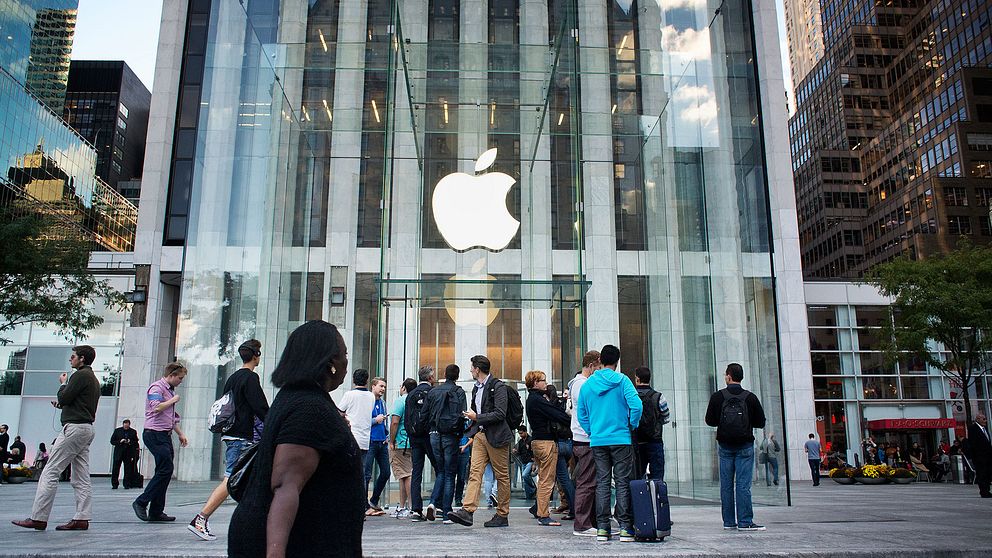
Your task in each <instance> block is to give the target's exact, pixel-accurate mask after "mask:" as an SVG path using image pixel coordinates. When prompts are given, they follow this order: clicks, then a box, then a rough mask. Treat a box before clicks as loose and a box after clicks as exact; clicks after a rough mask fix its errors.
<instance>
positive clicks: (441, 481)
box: [431, 432, 462, 519]
mask: <svg viewBox="0 0 992 558" xmlns="http://www.w3.org/2000/svg"><path fill="white" fill-rule="evenodd" d="M461 439H462V435H461V434H441V433H438V432H432V433H431V450H432V451H433V452H434V459H435V462H436V463H437V477H436V478H435V479H434V492H435V493H437V494H438V497H439V499H440V501H438V500H436V499H435V500H434V505H436V506H440V507H441V511H442V512H443V514H442V515H443V517H444V518H445V519H447V517H448V513H449V512H450V511H451V502H452V500H454V498H455V475H457V474H458V461H459V458H458V442H460V441H461Z"/></svg>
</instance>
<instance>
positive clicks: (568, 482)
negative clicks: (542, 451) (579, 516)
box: [555, 440, 575, 512]
mask: <svg viewBox="0 0 992 558" xmlns="http://www.w3.org/2000/svg"><path fill="white" fill-rule="evenodd" d="M571 458H572V440H558V464H557V465H556V466H555V477H556V479H557V480H558V486H559V487H561V489H562V490H564V491H565V498H567V499H568V509H569V511H570V512H571V510H572V502H574V501H575V483H574V482H572V477H571V475H569V474H568V460H569V459H571Z"/></svg>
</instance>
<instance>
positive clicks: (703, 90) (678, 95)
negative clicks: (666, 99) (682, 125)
mask: <svg viewBox="0 0 992 558" xmlns="http://www.w3.org/2000/svg"><path fill="white" fill-rule="evenodd" d="M712 98H713V93H711V92H710V88H709V87H706V86H705V85H703V86H695V85H685V86H682V87H679V88H678V89H677V90H675V94H674V95H672V99H674V100H676V101H694V100H698V99H712Z"/></svg>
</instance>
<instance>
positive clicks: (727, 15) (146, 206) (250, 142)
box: [121, 0, 814, 503]
mask: <svg viewBox="0 0 992 558" xmlns="http://www.w3.org/2000/svg"><path fill="white" fill-rule="evenodd" d="M776 21H777V14H776V12H775V8H774V6H773V5H771V4H769V5H765V4H762V5H758V4H757V3H754V4H752V2H750V1H749V0H727V1H725V2H721V1H708V0H700V1H692V2H675V3H670V4H667V3H658V2H640V1H634V0H614V1H609V2H602V1H601V0H595V1H594V0H547V1H545V0H538V1H519V0H404V1H402V2H399V1H393V0H355V1H348V2H345V1H337V0H317V1H312V0H281V1H279V0H262V1H253V2H247V3H241V2H238V1H237V0H166V1H165V4H164V15H163V26H162V29H161V33H160V44H159V54H158V65H157V68H156V78H155V90H154V94H153V96H152V107H151V116H150V122H152V123H154V124H153V125H151V126H150V127H149V135H148V141H147V144H146V145H147V147H146V156H145V166H144V175H143V179H142V190H141V212H140V216H139V231H138V242H137V245H138V248H137V249H136V251H135V263H136V267H137V268H138V273H137V275H138V288H146V289H147V292H148V298H147V302H146V303H143V304H136V305H135V312H134V315H135V316H137V317H133V318H132V321H131V326H130V327H129V328H128V330H127V336H126V344H127V351H126V352H125V361H126V363H125V370H126V372H125V375H124V378H123V382H122V409H121V414H122V416H123V415H125V414H130V415H136V414H137V413H138V412H139V410H140V406H141V401H142V396H143V394H144V390H145V389H146V387H147V384H148V383H149V382H150V381H152V380H153V379H154V378H155V377H157V375H158V374H159V371H160V370H161V367H162V366H164V365H165V364H166V363H167V362H169V361H170V360H171V359H172V358H173V357H177V358H179V359H180V360H182V361H185V362H186V363H187V364H188V365H189V368H190V375H189V376H188V378H187V380H186V382H185V383H184V385H183V390H184V395H183V399H182V402H181V403H180V405H181V409H180V412H182V413H183V416H184V419H185V420H186V421H188V422H189V423H190V424H197V421H201V420H203V419H205V417H206V413H207V411H208V409H209V407H210V404H211V403H212V402H213V401H214V399H215V398H216V397H217V395H218V394H217V390H218V389H219V388H220V387H221V386H223V381H224V378H225V377H226V375H227V374H229V373H231V372H233V371H234V370H235V368H236V366H235V356H236V354H235V353H236V348H237V347H238V345H240V343H241V342H242V341H244V340H245V339H246V338H249V337H255V338H257V339H259V340H261V342H262V344H263V346H264V348H263V351H262V353H263V361H262V367H261V369H260V370H261V376H262V383H263V385H265V386H270V382H269V380H270V375H271V373H272V370H273V368H274V366H275V363H276V362H277V359H278V358H279V352H280V351H281V349H282V346H283V345H284V343H285V341H286V337H287V335H288V333H289V332H290V331H292V330H293V328H295V327H296V326H298V325H299V324H300V323H302V322H303V321H304V320H310V319H317V318H320V319H325V320H328V321H330V322H332V323H335V324H337V325H338V326H339V327H340V328H341V331H342V334H343V336H344V338H345V340H346V341H347V344H348V347H349V352H350V360H351V362H352V367H354V368H358V367H363V368H368V369H370V370H371V371H372V373H373V375H375V376H382V377H384V378H386V380H387V382H388V386H389V387H388V389H387V400H388V401H389V402H390V403H391V401H392V400H393V398H394V397H395V396H396V394H397V391H398V388H399V385H400V383H401V381H402V379H403V378H404V377H409V376H410V375H412V374H413V373H414V371H415V370H416V369H417V367H418V366H420V365H424V364H431V365H434V366H436V367H439V368H440V367H443V366H444V365H446V364H448V363H451V362H455V363H458V364H460V365H463V366H464V365H465V363H466V362H467V361H468V359H469V358H470V357H471V356H473V355H475V354H486V355H488V356H489V358H490V360H491V361H492V363H493V370H494V372H495V374H496V375H497V376H499V377H500V378H503V379H504V380H506V381H508V382H510V383H511V384H513V385H520V383H521V379H522V375H523V374H524V373H525V372H526V371H528V370H532V369H540V370H544V371H546V372H548V375H549V378H551V379H552V380H553V381H554V382H555V383H556V384H558V385H559V386H562V385H563V384H564V383H565V382H567V381H568V380H569V379H571V377H572V376H573V375H574V374H575V373H576V371H577V370H578V368H579V366H580V358H581V356H582V354H583V353H584V352H585V351H586V350H587V349H589V348H600V347H602V345H604V344H606V343H613V344H617V345H619V346H620V348H621V351H622V353H623V356H622V360H621V368H622V370H623V371H624V372H625V373H631V372H632V370H633V369H634V368H635V367H637V366H642V365H646V366H649V367H650V368H652V370H653V371H654V380H653V381H654V383H655V385H656V386H657V387H658V388H660V389H662V390H664V391H665V393H666V395H667V397H668V399H669V401H670V402H671V404H672V406H673V408H674V409H675V411H674V412H675V413H676V416H677V417H678V419H677V423H676V426H675V427H674V428H672V429H671V430H670V431H669V432H667V433H666V438H665V445H666V450H667V452H668V458H667V463H668V469H667V473H666V478H667V480H669V486H670V487H671V490H672V491H673V492H674V493H677V494H679V495H682V496H685V497H688V498H695V499H700V500H714V499H717V498H718V479H717V473H716V470H717V468H716V466H715V464H716V451H715V442H714V437H713V432H712V431H711V430H710V429H709V428H707V427H705V426H704V425H703V423H702V420H703V416H704V414H705V407H706V404H707V402H708V400H709V397H710V395H711V393H712V392H713V391H714V390H716V389H718V388H719V387H721V386H722V384H723V370H724V369H725V368H726V366H727V364H728V363H730V362H735V361H736V362H740V363H742V364H743V366H744V368H745V370H746V371H747V372H746V373H747V376H746V379H745V385H746V386H747V387H748V388H749V389H751V390H753V391H755V392H756V393H758V394H759V396H760V397H761V399H762V401H763V403H764V406H765V409H766V410H767V412H768V415H769V427H768V428H769V430H770V431H774V432H776V433H782V434H783V435H786V436H787V437H792V436H795V437H797V439H798V437H800V436H804V435H805V433H806V432H808V431H809V428H811V427H812V424H813V421H814V416H813V407H812V384H811V377H810V374H809V351H808V350H807V347H808V333H807V330H806V308H805V304H804V303H803V292H802V288H803V286H802V279H801V269H800V264H799V259H798V258H799V248H798V246H799V245H798V231H797V230H796V225H795V222H796V221H795V219H796V215H795V202H794V198H793V196H794V191H793V188H792V180H791V171H790V168H789V159H788V145H787V141H786V139H785V130H786V114H785V111H784V107H783V106H782V103H781V102H780V100H781V95H782V92H783V91H784V88H785V85H784V76H783V75H782V70H781V60H780V55H779V44H780V43H779V41H778V40H777V25H776ZM269 389H271V388H269ZM129 401H130V402H131V403H128V402H129ZM188 430H189V432H188V434H189V437H190V447H189V448H187V449H185V450H184V451H181V452H179V455H178V462H177V471H178V474H179V477H180V478H183V479H206V478H210V477H211V476H216V475H218V474H219V473H220V471H221V468H220V465H221V462H222V456H221V453H220V446H219V441H218V440H217V439H216V438H215V437H214V436H212V435H210V434H209V433H208V432H207V430H206V429H204V428H190V429H188ZM790 447H791V446H790ZM795 447H796V448H797V449H796V450H795V451H794V455H793V457H792V461H793V463H799V464H800V465H802V464H804V461H803V459H804V458H803V457H802V456H801V455H800V453H799V451H798V448H800V447H801V445H800V444H795ZM804 469H806V467H805V466H801V467H796V468H795V469H794V472H795V474H796V476H797V477H801V475H802V474H804ZM805 474H808V470H807V471H805ZM783 486H784V485H783ZM755 498H756V499H757V500H758V501H762V502H767V503H784V502H786V501H787V494H786V491H785V489H784V488H783V489H781V490H776V489H772V488H767V489H766V488H764V487H756V489H755Z"/></svg>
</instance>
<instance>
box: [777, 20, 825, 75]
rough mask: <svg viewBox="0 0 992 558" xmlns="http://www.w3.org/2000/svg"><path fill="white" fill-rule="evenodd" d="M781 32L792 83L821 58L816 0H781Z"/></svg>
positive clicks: (821, 33) (821, 44)
mask: <svg viewBox="0 0 992 558" xmlns="http://www.w3.org/2000/svg"><path fill="white" fill-rule="evenodd" d="M783 6H784V8H785V36H786V40H787V41H788V46H789V70H790V72H791V74H792V83H793V84H797V83H800V82H802V80H803V78H805V77H806V76H807V75H808V74H809V73H810V71H811V70H812V69H813V67H815V66H816V63H817V62H819V61H820V59H821V58H823V27H822V25H821V22H822V19H821V18H820V0H785V1H784V3H783Z"/></svg>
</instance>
